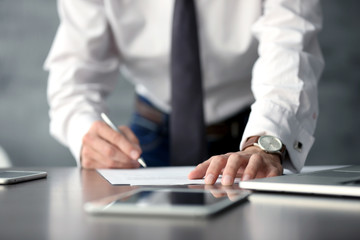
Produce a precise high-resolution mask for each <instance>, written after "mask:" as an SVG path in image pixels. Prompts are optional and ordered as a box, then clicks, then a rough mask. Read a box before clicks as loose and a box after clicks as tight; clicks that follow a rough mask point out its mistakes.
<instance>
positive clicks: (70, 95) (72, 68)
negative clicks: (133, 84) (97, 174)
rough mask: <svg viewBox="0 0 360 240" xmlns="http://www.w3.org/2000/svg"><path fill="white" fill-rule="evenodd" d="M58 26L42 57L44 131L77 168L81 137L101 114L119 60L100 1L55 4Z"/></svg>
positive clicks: (72, 1)
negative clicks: (47, 125)
mask: <svg viewBox="0 0 360 240" xmlns="http://www.w3.org/2000/svg"><path fill="white" fill-rule="evenodd" d="M58 9H59V16H60V26H59V28H58V31H57V34H56V37H55V40H54V42H53V45H52V48H51V50H50V53H49V56H48V58H47V59H46V62H45V65H44V68H45V69H46V70H48V71H49V79H48V89H47V96H48V102H49V105H50V111H49V115H50V133H51V134H52V135H53V136H54V137H55V138H56V139H57V140H59V141H60V142H61V143H63V144H64V145H66V146H68V147H69V148H70V150H71V152H72V154H73V156H74V157H75V159H76V160H77V163H78V164H79V163H80V162H79V159H80V151H81V146H82V138H83V136H84V135H85V133H86V132H87V131H88V130H89V128H90V126H91V124H92V123H93V122H94V121H95V120H99V116H100V112H101V111H104V104H103V102H104V98H105V97H106V96H107V95H108V93H109V92H110V90H111V89H113V87H114V85H115V83H116V80H117V78H118V74H119V71H118V69H119V57H118V52H117V49H116V47H115V44H114V42H113V39H112V34H111V31H110V27H109V24H108V22H107V19H106V15H105V10H104V7H103V3H102V1H100V0H76V1H74V0H59V1H58Z"/></svg>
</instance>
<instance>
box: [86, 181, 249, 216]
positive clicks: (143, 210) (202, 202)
mask: <svg viewBox="0 0 360 240" xmlns="http://www.w3.org/2000/svg"><path fill="white" fill-rule="evenodd" d="M249 193H250V192H249V191H247V190H240V189H236V190H234V189H232V190H227V191H225V190H218V189H216V190H204V189H169V188H167V189H160V188H157V189H149V188H147V189H137V190H133V191H130V192H126V193H123V194H119V195H115V196H111V197H108V198H104V199H100V200H98V201H93V202H88V203H86V204H85V206H84V208H85V210H86V211H87V212H89V213H92V214H120V215H158V216H161V215H162V216H189V217H205V216H209V215H212V214H214V213H217V212H219V211H221V210H224V209H226V208H228V207H230V206H232V205H235V204H236V203H240V202H241V201H243V200H245V199H247V196H248V195H249Z"/></svg>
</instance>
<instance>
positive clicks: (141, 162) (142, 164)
mask: <svg viewBox="0 0 360 240" xmlns="http://www.w3.org/2000/svg"><path fill="white" fill-rule="evenodd" d="M101 118H102V119H103V120H104V122H106V124H107V125H109V126H110V127H111V128H112V129H114V130H115V131H117V132H118V133H120V134H122V135H124V134H123V133H122V132H121V131H120V129H119V128H117V127H116V126H115V125H114V124H113V123H112V122H111V121H110V119H109V118H108V116H106V114H105V113H101ZM124 136H125V135H124ZM137 161H138V162H139V163H140V165H141V166H142V167H144V168H146V167H147V166H146V163H145V161H144V159H142V157H139V158H138V160H137Z"/></svg>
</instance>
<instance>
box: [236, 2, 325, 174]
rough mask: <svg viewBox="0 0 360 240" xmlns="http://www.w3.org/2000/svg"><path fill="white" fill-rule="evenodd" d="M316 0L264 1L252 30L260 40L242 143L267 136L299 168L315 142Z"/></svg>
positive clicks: (319, 67) (318, 11) (321, 64)
mask: <svg viewBox="0 0 360 240" xmlns="http://www.w3.org/2000/svg"><path fill="white" fill-rule="evenodd" d="M321 26H322V15H321V9H320V1H319V0H307V1H302V0H265V1H264V8H263V14H262V16H261V17H260V18H259V20H258V21H257V22H256V23H255V24H254V26H253V28H252V30H253V33H254V35H255V37H256V38H257V39H258V40H259V49H258V52H259V59H258V60H257V62H256V63H255V65H254V68H253V78H252V91H253V94H254V96H255V102H254V104H253V105H252V111H251V114H250V118H249V122H248V124H247V127H246V129H245V132H244V135H243V139H242V141H241V144H240V147H242V146H243V144H244V142H245V140H246V139H247V138H248V137H249V136H254V135H263V134H270V135H275V136H278V137H279V138H280V139H281V140H282V142H283V143H284V144H285V145H286V147H287V151H288V158H287V159H286V160H285V161H284V163H283V164H284V167H285V168H287V169H290V170H291V171H294V172H298V171H300V170H301V168H302V167H303V166H304V164H305V160H306V158H307V155H308V153H309V151H310V149H311V147H312V145H313V143H314V136H313V134H314V131H315V127H316V122H317V118H318V96H317V84H318V80H319V78H320V75H321V72H322V70H323V67H324V61H323V58H322V55H321V51H320V47H319V44H318V41H317V33H318V31H319V30H320V29H321Z"/></svg>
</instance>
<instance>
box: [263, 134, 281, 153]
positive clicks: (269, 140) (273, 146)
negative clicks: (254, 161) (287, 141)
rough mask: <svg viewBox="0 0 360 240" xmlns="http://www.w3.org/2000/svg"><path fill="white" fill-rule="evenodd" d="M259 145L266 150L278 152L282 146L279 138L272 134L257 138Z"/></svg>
mask: <svg viewBox="0 0 360 240" xmlns="http://www.w3.org/2000/svg"><path fill="white" fill-rule="evenodd" d="M258 143H259V146H260V147H261V148H262V149H263V150H265V151H267V152H278V151H280V150H281V148H282V143H281V141H280V139H278V138H277V137H274V136H269V135H265V136H262V137H260V138H259V141H258Z"/></svg>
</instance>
